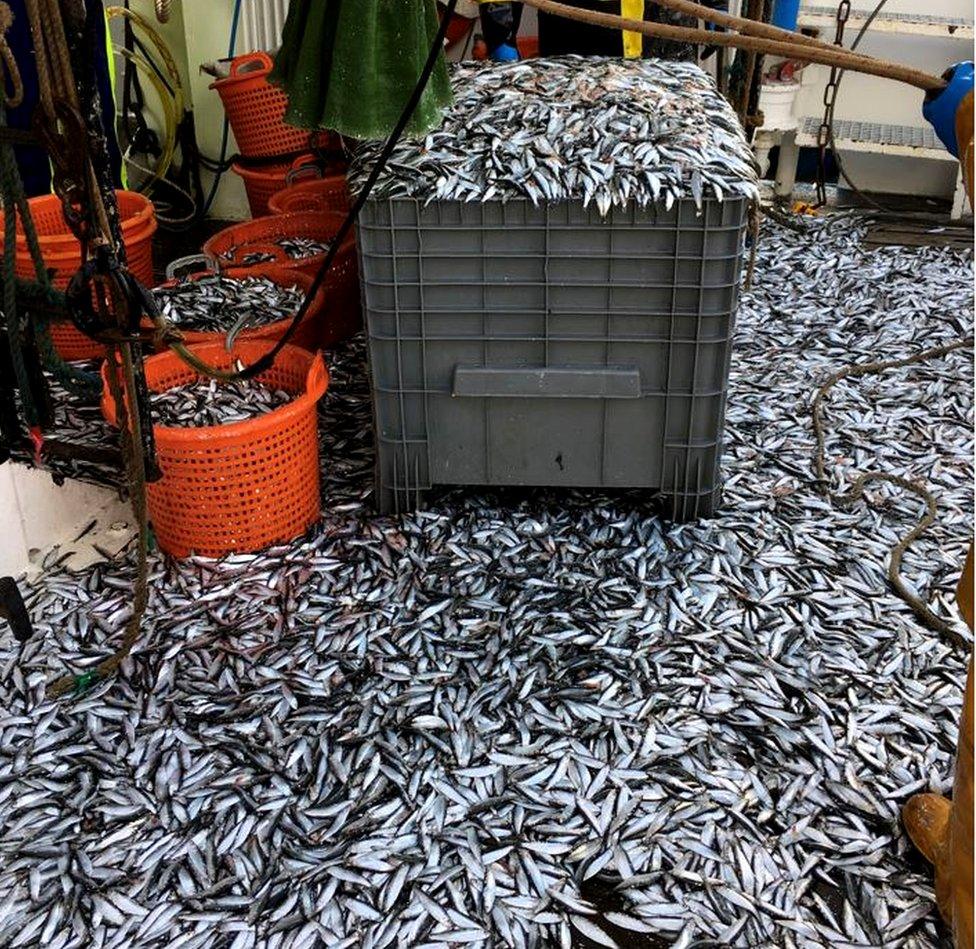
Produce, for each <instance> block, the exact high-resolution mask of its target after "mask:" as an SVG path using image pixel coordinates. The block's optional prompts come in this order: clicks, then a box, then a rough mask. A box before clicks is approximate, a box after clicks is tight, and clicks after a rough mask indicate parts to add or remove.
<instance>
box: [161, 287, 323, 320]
mask: <svg viewBox="0 0 976 949" xmlns="http://www.w3.org/2000/svg"><path fill="white" fill-rule="evenodd" d="M152 293H153V296H154V297H155V298H156V303H157V304H158V306H159V308H160V310H161V311H162V314H163V316H164V317H166V319H167V320H168V321H169V322H170V323H172V324H173V325H174V326H177V327H179V328H180V329H186V330H197V331H200V332H208V333H224V332H227V331H228V330H231V329H234V328H237V329H238V331H240V330H241V329H247V328H254V327H257V326H265V325H267V324H268V323H276V322H278V320H283V319H285V318H287V317H289V316H292V315H293V314H294V313H295V311H296V310H297V309H298V308H299V307H300V306H301V305H302V300H303V299H304V297H305V294H304V293H302V291H301V290H300V289H299V288H298V287H297V286H291V287H285V286H282V285H280V284H277V283H275V282H274V281H273V280H269V279H268V278H267V277H242V278H235V279H231V278H229V277H222V276H219V275H215V276H213V277H204V278H203V279H200V280H187V281H184V282H182V283H178V284H176V285H174V286H172V287H159V288H157V289H155V290H153V291H152Z"/></svg>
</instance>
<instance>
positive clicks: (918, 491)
mask: <svg viewBox="0 0 976 949" xmlns="http://www.w3.org/2000/svg"><path fill="white" fill-rule="evenodd" d="M972 345H973V340H972V339H961V340H959V341H957V342H955V343H949V344H948V345H946V346H936V347H934V348H932V349H926V350H923V351H922V352H920V353H916V354H915V355H914V356H907V357H905V358H903V359H889V360H887V361H885V362H870V363H864V364H860V365H851V366H844V368H843V369H839V370H838V371H837V372H835V373H834V374H833V375H832V376H830V378H829V379H827V381H826V382H824V384H823V385H822V386H820V388H819V389H818V390H817V394H816V396H815V397H814V399H813V405H812V407H811V414H812V416H813V431H814V434H815V436H816V439H817V447H816V449H815V451H814V470H815V472H816V476H817V481H818V482H819V484H820V490H821V493H822V494H823V496H824V497H826V498H828V499H829V500H830V501H831V502H833V503H834V504H836V505H837V506H838V507H841V508H850V507H853V506H854V505H855V504H857V502H858V501H860V500H861V498H862V497H863V496H864V489H865V488H866V487H867V485H868V484H870V483H871V482H872V481H884V482H886V483H888V484H892V485H894V486H895V487H898V488H902V489H903V490H905V491H910V492H911V493H912V494H914V495H916V496H917V497H919V498H921V499H922V501H923V502H924V503H925V513H924V514H923V515H922V517H921V519H920V520H919V521H918V523H917V524H916V525H915V527H913V528H912V529H911V530H910V531H909V532H908V533H907V534H905V535H904V537H902V538H901V540H899V541H898V543H897V544H895V546H894V547H892V549H891V559H890V560H889V561H888V582H889V583H890V584H891V586H892V587H893V589H894V591H895V592H896V593H897V594H898V595H899V596H900V597H901V598H902V599H903V600H904V601H905V602H906V603H907V604H908V606H909V607H911V610H912V612H913V613H914V614H915V616H916V618H917V619H918V621H919V622H920V623H922V625H923V626H927V627H928V628H929V629H931V630H933V631H934V632H937V633H941V634H942V635H943V636H945V637H946V638H947V639H948V640H949V641H950V642H951V643H952V645H953V646H955V647H956V648H957V649H963V650H965V649H966V648H968V646H967V643H966V641H965V639H963V637H962V636H960V635H959V631H958V630H957V629H956V627H955V626H953V625H952V624H951V623H949V622H948V621H946V620H945V619H943V618H942V617H941V616H938V615H936V614H935V613H934V612H932V609H931V607H929V606H928V604H926V603H924V602H923V601H922V599H921V598H920V597H919V596H917V595H916V594H914V593H913V592H912V591H911V590H909V589H908V587H907V586H906V584H905V581H904V580H902V578H901V561H902V557H903V556H904V554H905V551H906V550H907V549H908V548H909V547H910V546H911V544H912V543H913V542H914V541H916V540H917V539H918V538H919V537H921V536H922V534H924V533H925V531H926V530H927V529H928V528H929V526H931V524H932V523H933V522H934V521H935V515H936V504H935V497H934V496H933V494H932V492H931V491H930V490H929V489H928V488H927V487H926V486H925V485H924V484H922V483H920V482H918V481H910V480H909V479H908V478H903V477H901V476H900V475H893V474H886V473H885V472H881V471H869V472H866V473H864V474H859V475H858V476H857V477H856V478H855V479H854V483H853V485H852V486H851V489H850V490H849V491H848V492H846V493H845V494H838V493H836V492H833V491H831V490H830V482H829V480H828V478H827V474H826V466H825V463H824V440H825V436H824V423H823V403H824V400H825V399H826V398H827V395H828V393H829V392H830V390H831V389H832V388H833V387H834V386H835V385H837V383H838V382H840V381H841V380H842V379H856V378H858V377H860V376H868V375H873V374H875V373H879V372H886V371H887V370H889V369H901V368H904V367H905V366H914V365H917V364H918V363H922V362H925V361H927V360H929V359H938V358H941V357H942V356H946V355H948V354H949V353H951V352H954V351H955V350H957V349H968V348H971V347H972Z"/></svg>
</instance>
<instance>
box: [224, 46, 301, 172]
mask: <svg viewBox="0 0 976 949" xmlns="http://www.w3.org/2000/svg"><path fill="white" fill-rule="evenodd" d="M273 66H274V61H273V60H272V58H271V57H270V56H269V55H268V54H267V53H265V52H261V51H258V52H254V53H246V54H245V55H243V56H236V57H235V58H234V59H233V60H232V61H231V64H230V74H229V75H228V76H226V77H225V78H224V79H218V80H217V81H216V82H213V83H211V84H210V88H211V89H216V90H217V94H218V95H219V96H220V101H221V102H223V104H224V112H226V113H227V120H228V121H229V122H230V127H231V129H233V132H234V138H235V140H236V141H237V148H238V150H239V151H240V153H241V154H242V155H245V156H247V157H248V158H266V157H270V156H271V155H287V154H289V153H291V152H300V151H302V150H303V149H306V148H308V142H309V131H308V129H299V128H295V127H294V126H293V125H287V124H286V123H285V110H286V109H287V108H288V96H286V95H285V93H284V90H282V89H280V88H279V87H278V86H273V85H271V83H270V82H268V74H269V73H270V72H271V69H272V67H273Z"/></svg>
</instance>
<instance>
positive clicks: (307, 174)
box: [285, 155, 322, 185]
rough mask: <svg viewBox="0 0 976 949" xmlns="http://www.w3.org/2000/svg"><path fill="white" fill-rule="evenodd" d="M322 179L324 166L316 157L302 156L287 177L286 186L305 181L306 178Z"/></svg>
mask: <svg viewBox="0 0 976 949" xmlns="http://www.w3.org/2000/svg"><path fill="white" fill-rule="evenodd" d="M321 177H322V165H321V163H320V162H319V160H318V158H316V157H315V156H314V155H302V156H300V157H299V158H296V159H295V161H294V162H293V163H292V166H291V168H289V169H288V173H287V174H286V175H285V184H286V185H292V184H294V183H295V182H296V181H304V180H305V179H306V178H309V179H315V178H321Z"/></svg>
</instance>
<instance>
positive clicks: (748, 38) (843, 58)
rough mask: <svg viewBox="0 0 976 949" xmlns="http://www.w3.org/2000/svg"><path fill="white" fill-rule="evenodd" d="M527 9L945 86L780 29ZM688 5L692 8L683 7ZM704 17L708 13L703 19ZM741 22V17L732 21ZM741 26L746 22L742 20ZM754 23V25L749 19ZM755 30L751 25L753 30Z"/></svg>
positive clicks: (542, 2)
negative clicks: (769, 33)
mask: <svg viewBox="0 0 976 949" xmlns="http://www.w3.org/2000/svg"><path fill="white" fill-rule="evenodd" d="M523 2H524V3H525V4H526V5H527V6H530V7H535V8H536V9H537V10H540V11H542V12H543V13H551V14H552V15H553V16H561V17H564V18H566V19H567V20H576V21H577V22H579V23H588V24H590V25H591V26H603V27H606V28H607V29H611V30H625V31H628V32H633V33H642V34H643V35H644V36H652V37H661V38H662V39H668V40H676V41H677V42H679V43H692V44H696V45H703V46H733V47H735V48H736V49H744V50H751V51H754V52H757V53H766V54H768V55H771V56H785V57H787V58H788V59H795V60H798V61H800V62H806V63H820V64H821V65H824V66H837V67H838V68H840V69H846V70H850V71H851V72H860V73H865V74H866V75H870V76H880V77H882V78H884V79H894V80H896V81H898V82H904V83H907V84H908V85H910V86H916V87H917V88H919V89H924V90H926V91H929V90H938V89H944V88H945V86H946V82H945V80H944V79H941V78H939V77H938V76H933V75H931V74H929V73H925V72H922V71H921V70H918V69H913V68H911V67H910V66H902V65H901V64H899V63H891V62H888V61H887V60H883V59H875V58H874V57H873V56H863V55H861V54H860V53H850V52H848V51H846V50H842V49H838V48H836V47H833V46H830V47H827V46H826V45H811V44H810V43H807V42H800V41H798V40H797V38H796V37H797V34H793V33H790V32H789V31H783V32H785V33H786V34H787V36H788V37H789V41H788V42H787V41H784V40H781V39H779V40H777V39H772V38H766V37H765V36H762V37H760V36H755V35H747V34H744V33H743V34H739V33H718V32H715V31H711V30H700V29H694V28H692V27H684V26H671V25H669V24H666V23H649V22H646V21H644V20H631V19H627V18H625V17H620V16H614V15H613V14H611V13H599V12H597V11H595V10H581V9H579V8H578V7H570V6H567V5H566V4H564V3H557V2H556V0H523ZM675 2H676V0H663V2H662V4H661V5H662V6H669V7H672V9H677V7H673V6H672V4H673V3H675ZM682 2H683V5H684V6H683V9H690V8H694V9H696V10H700V11H701V12H699V13H697V14H696V15H697V16H698V17H699V18H700V19H703V20H707V21H708V22H712V23H717V22H718V21H717V20H715V19H714V17H713V16H712V14H713V13H714V11H711V10H708V9H707V8H706V7H699V6H698V4H694V3H691V0H682ZM688 4H690V7H689V6H687V5H688ZM706 14H707V15H706ZM735 19H739V18H735ZM740 22H744V21H740ZM748 22H750V23H754V21H748ZM752 29H753V27H750V30H752Z"/></svg>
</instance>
